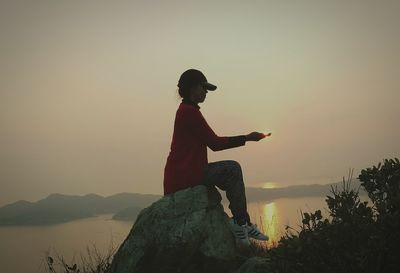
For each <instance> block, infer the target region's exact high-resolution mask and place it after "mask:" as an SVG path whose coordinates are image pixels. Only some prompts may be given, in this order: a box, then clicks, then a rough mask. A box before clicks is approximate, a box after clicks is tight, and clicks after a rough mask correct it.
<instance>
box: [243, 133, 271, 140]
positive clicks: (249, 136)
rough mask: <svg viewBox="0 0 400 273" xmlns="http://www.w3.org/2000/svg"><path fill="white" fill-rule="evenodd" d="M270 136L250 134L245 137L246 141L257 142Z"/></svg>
mask: <svg viewBox="0 0 400 273" xmlns="http://www.w3.org/2000/svg"><path fill="white" fill-rule="evenodd" d="M270 135H271V133H268V134H263V133H259V132H252V133H250V134H248V135H246V141H259V140H261V139H263V138H265V137H267V136H270Z"/></svg>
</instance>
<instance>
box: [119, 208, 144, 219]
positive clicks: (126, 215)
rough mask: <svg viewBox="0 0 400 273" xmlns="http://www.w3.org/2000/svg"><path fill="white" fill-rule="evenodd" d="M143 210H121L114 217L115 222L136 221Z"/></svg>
mask: <svg viewBox="0 0 400 273" xmlns="http://www.w3.org/2000/svg"><path fill="white" fill-rule="evenodd" d="M142 209H143V208H140V207H129V208H126V209H123V210H120V211H119V212H117V213H116V214H114V215H113V217H112V219H113V220H120V221H131V222H133V221H135V219H136V217H137V216H138V215H139V213H140V211H141V210H142Z"/></svg>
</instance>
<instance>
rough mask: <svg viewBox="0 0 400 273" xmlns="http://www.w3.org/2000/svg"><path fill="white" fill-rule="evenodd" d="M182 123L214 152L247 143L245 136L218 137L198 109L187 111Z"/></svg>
mask: <svg viewBox="0 0 400 273" xmlns="http://www.w3.org/2000/svg"><path fill="white" fill-rule="evenodd" d="M182 121H183V125H184V127H185V128H186V129H187V130H188V131H189V132H191V133H192V134H193V135H194V136H195V137H197V138H199V139H200V141H201V142H202V143H204V144H206V145H207V147H209V148H210V149H211V150H213V151H221V150H225V149H230V148H235V147H239V146H243V145H245V143H246V137H245V136H244V135H241V136H233V137H220V136H217V135H216V134H215V133H214V131H213V130H212V129H211V127H210V126H209V125H208V123H207V121H206V120H205V118H204V117H203V115H202V114H201V112H200V111H199V110H197V109H187V111H185V112H184V113H183V116H182Z"/></svg>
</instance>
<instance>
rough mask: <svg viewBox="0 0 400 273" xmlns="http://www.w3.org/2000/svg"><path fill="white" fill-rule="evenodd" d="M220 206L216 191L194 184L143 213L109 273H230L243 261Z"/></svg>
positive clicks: (226, 216) (164, 198)
mask: <svg viewBox="0 0 400 273" xmlns="http://www.w3.org/2000/svg"><path fill="white" fill-rule="evenodd" d="M220 202H221V195H220V194H219V192H218V191H217V189H216V188H214V187H206V186H203V185H199V186H196V187H192V188H188V189H184V190H181V191H178V192H176V193H174V194H170V195H167V196H164V197H162V198H161V199H160V200H158V201H156V202H155V203H153V204H152V205H151V206H149V207H147V208H145V209H143V210H142V211H141V212H140V214H139V216H138V217H137V219H136V222H135V223H134V225H133V227H132V229H131V231H130V233H129V235H128V236H127V238H126V239H125V241H124V242H123V243H122V244H121V246H120V247H119V249H118V251H117V252H116V254H115V256H114V259H113V261H112V264H111V272H112V273H128V272H129V273H136V272H157V273H170V272H171V273H175V272H176V273H178V272H180V273H186V272H187V273H189V272H190V273H197V272H199V273H200V272H208V273H212V272H218V273H224V272H234V271H235V270H236V269H237V268H239V267H240V265H241V264H242V263H243V262H244V261H245V259H247V258H246V257H243V255H242V254H243V252H242V250H240V249H239V248H237V247H236V244H235V238H234V236H233V234H232V232H231V231H230V229H229V223H228V220H229V217H228V215H227V214H226V213H225V212H224V209H223V206H222V205H221V203H220ZM245 272H248V271H245Z"/></svg>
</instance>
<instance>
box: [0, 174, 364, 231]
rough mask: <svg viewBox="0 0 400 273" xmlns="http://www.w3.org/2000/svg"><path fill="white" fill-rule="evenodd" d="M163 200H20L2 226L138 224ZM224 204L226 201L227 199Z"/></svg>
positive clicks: (292, 190) (270, 192) (289, 193)
mask: <svg viewBox="0 0 400 273" xmlns="http://www.w3.org/2000/svg"><path fill="white" fill-rule="evenodd" d="M341 184H342V183H341V182H340V183H333V184H328V185H318V184H315V185H301V186H289V187H286V188H275V189H263V188H252V187H248V188H246V197H247V201H248V202H257V201H268V200H272V199H277V198H293V197H304V196H326V195H328V194H329V193H330V189H331V187H332V186H337V187H338V188H339V189H340V188H341ZM351 185H352V187H353V188H356V189H357V188H358V187H359V186H360V182H359V181H358V180H355V179H354V180H353V181H352V184H351ZM360 194H365V192H364V191H363V190H362V189H360ZM223 196H225V194H223ZM161 197H162V196H161V195H153V194H138V193H118V194H115V195H111V196H108V197H103V196H100V195H97V194H87V195H84V196H76V195H63V194H59V193H54V194H51V195H49V196H48V197H46V198H44V199H42V200H39V201H37V202H28V201H24V200H20V201H17V202H15V203H12V204H8V205H5V206H3V207H1V208H0V226H1V225H3V226H4V225H46V224H56V223H63V222H68V221H72V220H75V219H80V218H87V217H92V216H96V215H99V214H107V213H114V216H113V219H114V220H124V221H134V220H135V219H136V216H137V215H138V214H139V212H140V211H141V210H142V209H143V208H145V207H148V206H149V205H151V204H152V203H153V202H155V201H157V200H158V199H160V198H161ZM223 202H226V199H225V197H224V199H223Z"/></svg>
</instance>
